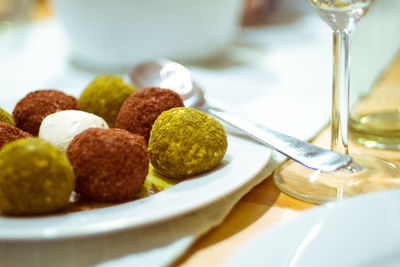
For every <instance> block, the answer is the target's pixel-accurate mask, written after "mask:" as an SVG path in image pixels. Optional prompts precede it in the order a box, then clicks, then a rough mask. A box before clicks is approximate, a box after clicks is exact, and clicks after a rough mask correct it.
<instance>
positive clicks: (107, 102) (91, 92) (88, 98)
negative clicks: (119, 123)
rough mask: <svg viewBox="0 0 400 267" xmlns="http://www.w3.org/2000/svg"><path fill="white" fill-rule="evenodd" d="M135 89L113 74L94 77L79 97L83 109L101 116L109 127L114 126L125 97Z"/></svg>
mask: <svg viewBox="0 0 400 267" xmlns="http://www.w3.org/2000/svg"><path fill="white" fill-rule="evenodd" d="M135 91H136V89H135V88H134V87H133V86H132V85H130V84H127V83H125V82H124V81H123V80H122V78H120V77H118V76H113V75H101V76H98V77H96V78H95V79H94V80H93V81H92V82H91V83H90V84H89V85H88V86H87V87H86V88H85V90H84V91H83V92H82V94H81V96H80V97H79V106H80V107H81V109H82V110H83V111H86V112H89V113H93V114H96V115H97V116H100V117H102V118H103V119H104V120H105V121H106V122H107V123H108V125H109V126H110V127H114V125H115V120H116V119H117V115H118V112H119V110H120V108H121V105H122V103H124V101H125V99H126V98H127V97H128V96H129V95H131V94H132V93H133V92H135Z"/></svg>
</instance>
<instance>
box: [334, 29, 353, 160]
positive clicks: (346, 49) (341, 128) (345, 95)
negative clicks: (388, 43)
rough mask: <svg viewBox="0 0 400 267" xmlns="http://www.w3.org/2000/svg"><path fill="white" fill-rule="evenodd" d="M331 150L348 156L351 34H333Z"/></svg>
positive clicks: (343, 32)
mask: <svg viewBox="0 0 400 267" xmlns="http://www.w3.org/2000/svg"><path fill="white" fill-rule="evenodd" d="M332 81H333V82H332V122H331V124H332V125H331V150H333V151H336V152H339V153H342V154H348V153H349V150H348V139H349V138H348V119H349V89H350V33H349V32H347V31H338V30H336V31H334V32H333V79H332Z"/></svg>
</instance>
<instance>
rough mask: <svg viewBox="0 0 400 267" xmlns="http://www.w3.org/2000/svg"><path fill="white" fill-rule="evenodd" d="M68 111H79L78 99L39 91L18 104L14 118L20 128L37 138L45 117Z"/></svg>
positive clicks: (54, 92)
mask: <svg viewBox="0 0 400 267" xmlns="http://www.w3.org/2000/svg"><path fill="white" fill-rule="evenodd" d="M67 109H79V106H78V101H77V100H76V98H74V97H72V96H69V95H66V94H64V93H63V92H60V91H57V90H38V91H35V92H31V93H29V94H27V95H26V96H25V97H24V98H23V99H21V100H20V101H19V102H18V103H17V105H16V106H15V108H14V111H13V116H14V120H15V124H16V126H17V127H18V128H20V129H21V130H23V131H26V132H28V133H30V134H32V135H34V136H37V135H38V133H39V127H40V124H41V123H42V120H43V119H44V118H45V117H47V116H48V115H50V114H52V113H55V112H57V111H61V110H67Z"/></svg>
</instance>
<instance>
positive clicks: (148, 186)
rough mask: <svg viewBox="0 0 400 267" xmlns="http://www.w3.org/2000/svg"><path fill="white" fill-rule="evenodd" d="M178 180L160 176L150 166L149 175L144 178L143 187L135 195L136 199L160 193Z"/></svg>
mask: <svg viewBox="0 0 400 267" xmlns="http://www.w3.org/2000/svg"><path fill="white" fill-rule="evenodd" d="M179 182H180V180H177V179H171V178H167V177H164V176H162V175H161V174H159V173H158V172H156V171H155V170H154V167H153V166H152V165H151V164H150V167H149V173H148V174H147V176H146V180H145V181H144V184H143V187H142V189H141V191H140V192H139V193H138V194H137V195H136V197H137V198H142V197H147V196H150V195H152V194H155V193H158V192H161V191H163V190H165V189H167V188H169V187H171V186H173V185H175V184H177V183H179Z"/></svg>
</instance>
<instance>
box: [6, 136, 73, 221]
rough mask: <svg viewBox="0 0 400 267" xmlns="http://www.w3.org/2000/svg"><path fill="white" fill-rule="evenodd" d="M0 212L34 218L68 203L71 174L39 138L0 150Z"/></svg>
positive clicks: (67, 164)
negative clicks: (33, 216)
mask: <svg viewBox="0 0 400 267" xmlns="http://www.w3.org/2000/svg"><path fill="white" fill-rule="evenodd" d="M0 169H1V172H0V212H2V213H4V214H9V215H36V214H44V213H49V212H53V211H56V210H58V209H60V208H62V207H65V206H67V205H69V204H70V196H71V193H72V191H73V189H74V186H75V175H74V172H73V169H72V166H71V164H70V162H69V161H68V159H67V157H66V156H65V155H64V154H63V153H62V152H61V151H60V150H59V149H57V148H56V147H54V146H53V145H51V144H50V143H48V142H47V141H44V140H42V139H39V138H28V139H22V140H18V141H14V142H11V143H9V144H7V145H5V146H4V147H3V149H2V150H1V151H0Z"/></svg>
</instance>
